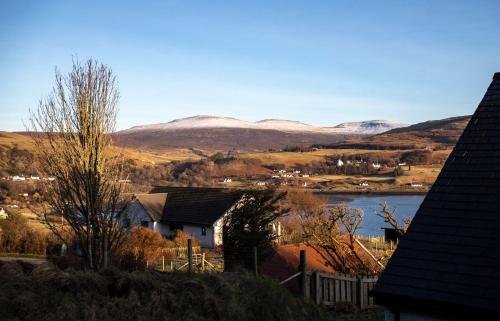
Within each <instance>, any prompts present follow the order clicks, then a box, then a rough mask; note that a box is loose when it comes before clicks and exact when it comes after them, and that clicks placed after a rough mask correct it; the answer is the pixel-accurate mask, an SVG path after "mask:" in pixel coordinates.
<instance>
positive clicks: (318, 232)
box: [286, 190, 380, 274]
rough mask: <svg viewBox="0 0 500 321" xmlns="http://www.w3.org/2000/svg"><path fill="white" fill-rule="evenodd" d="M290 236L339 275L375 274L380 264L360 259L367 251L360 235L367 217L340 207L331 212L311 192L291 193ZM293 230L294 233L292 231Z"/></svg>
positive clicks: (323, 201) (358, 211) (342, 206)
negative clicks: (303, 243)
mask: <svg viewBox="0 0 500 321" xmlns="http://www.w3.org/2000/svg"><path fill="white" fill-rule="evenodd" d="M287 204H288V206H289V208H290V212H289V217H287V224H286V228H287V232H288V233H289V234H290V235H291V236H293V240H299V241H300V242H305V243H306V244H307V245H309V246H310V247H312V248H313V249H315V250H316V252H317V253H318V254H319V255H321V257H322V258H323V259H324V260H325V261H326V262H328V263H329V264H330V265H331V266H332V267H334V268H335V269H336V270H337V271H339V272H343V273H351V274H373V273H377V272H378V271H379V269H380V265H379V264H371V263H375V262H369V261H368V262H367V260H366V258H363V257H361V256H360V251H362V250H363V249H362V248H361V246H360V245H359V243H358V240H357V238H356V234H357V232H358V230H359V228H360V227H361V224H362V222H363V216H364V213H363V211H362V210H360V209H357V208H352V207H349V206H347V205H345V204H338V205H336V206H334V207H332V208H328V206H327V203H326V202H325V200H323V199H321V198H318V197H317V196H315V195H314V194H312V193H311V192H306V191H300V190H290V191H289V192H288V196H287ZM288 230H291V231H288Z"/></svg>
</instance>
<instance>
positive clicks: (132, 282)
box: [0, 263, 376, 321]
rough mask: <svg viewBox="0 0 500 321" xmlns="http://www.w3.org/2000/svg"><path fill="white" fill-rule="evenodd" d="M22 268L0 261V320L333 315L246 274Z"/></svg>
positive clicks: (319, 317) (328, 317)
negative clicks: (75, 270)
mask: <svg viewBox="0 0 500 321" xmlns="http://www.w3.org/2000/svg"><path fill="white" fill-rule="evenodd" d="M25 265H26V264H25ZM26 270H28V271H24V270H23V267H21V266H19V265H16V263H3V266H0V271H1V272H2V273H0V319H2V320H64V321H71V320H89V321H92V320H200V321H203V320H242V321H243V320H264V321H265V320H283V321H284V320H317V321H320V320H339V319H337V316H340V315H339V314H338V313H336V312H333V311H332V312H328V311H326V309H323V308H321V307H318V306H315V305H312V304H309V303H307V302H304V301H302V300H300V299H299V298H297V297H295V296H293V295H292V294H291V293H289V292H288V291H287V290H286V289H285V288H283V287H282V286H280V285H278V283H276V282H275V281H271V280H269V279H266V278H255V277H253V276H251V275H249V274H238V273H219V274H191V275H190V274H187V273H163V274H162V273H156V272H134V273H126V272H123V271H119V270H112V269H109V270H104V271H101V272H99V273H95V272H72V271H68V272H60V271H58V270H56V269H54V268H53V267H51V266H50V265H47V264H46V265H41V266H40V267H38V268H37V267H35V268H34V269H32V272H30V271H29V269H26ZM351 314H352V316H353V317H352V318H346V319H343V320H359V316H360V314H358V313H351ZM356 316H358V317H356ZM340 320H342V319H340ZM366 320H374V319H373V318H370V319H366ZM375 320H376V319H375Z"/></svg>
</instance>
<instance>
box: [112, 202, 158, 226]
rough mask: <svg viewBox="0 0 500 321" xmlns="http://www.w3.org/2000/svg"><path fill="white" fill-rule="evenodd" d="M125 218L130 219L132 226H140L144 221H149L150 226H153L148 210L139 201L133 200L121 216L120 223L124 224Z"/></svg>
mask: <svg viewBox="0 0 500 321" xmlns="http://www.w3.org/2000/svg"><path fill="white" fill-rule="evenodd" d="M125 219H129V220H130V227H132V226H140V225H141V223H142V222H143V221H147V222H148V227H150V228H151V229H152V228H153V220H152V219H151V217H150V216H149V214H148V212H146V210H145V209H144V207H142V205H141V204H139V202H137V201H133V202H132V203H130V205H129V206H128V207H127V209H126V210H125V211H124V212H123V213H122V215H121V216H120V225H121V226H123V224H124V221H125Z"/></svg>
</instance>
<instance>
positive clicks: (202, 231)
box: [201, 226, 207, 236]
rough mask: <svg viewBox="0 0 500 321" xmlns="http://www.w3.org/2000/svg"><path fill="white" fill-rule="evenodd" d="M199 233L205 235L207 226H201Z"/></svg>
mask: <svg viewBox="0 0 500 321" xmlns="http://www.w3.org/2000/svg"><path fill="white" fill-rule="evenodd" d="M201 235H203V236H205V235H207V227H206V226H202V227H201Z"/></svg>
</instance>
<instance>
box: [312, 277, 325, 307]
mask: <svg viewBox="0 0 500 321" xmlns="http://www.w3.org/2000/svg"><path fill="white" fill-rule="evenodd" d="M313 276H314V301H315V302H316V304H321V301H322V299H323V298H322V297H321V293H322V284H321V278H320V276H319V272H318V271H315V272H314V274H313Z"/></svg>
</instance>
